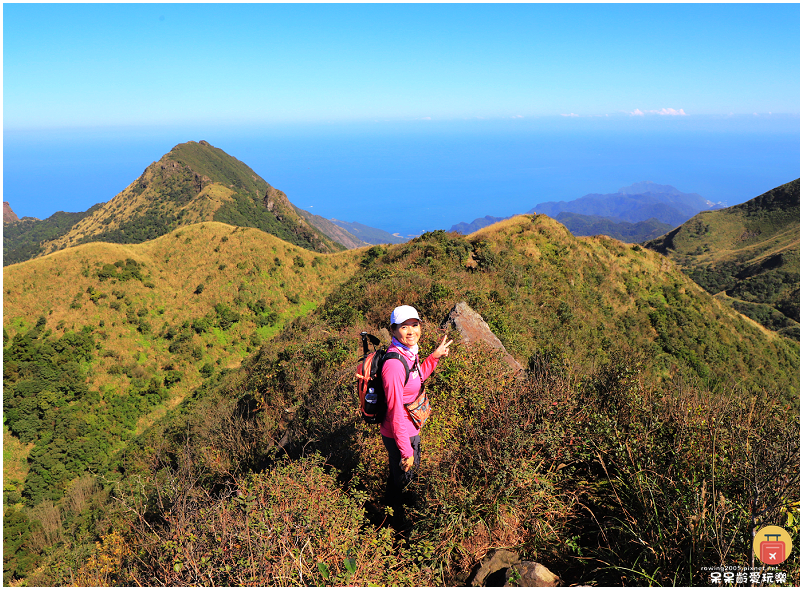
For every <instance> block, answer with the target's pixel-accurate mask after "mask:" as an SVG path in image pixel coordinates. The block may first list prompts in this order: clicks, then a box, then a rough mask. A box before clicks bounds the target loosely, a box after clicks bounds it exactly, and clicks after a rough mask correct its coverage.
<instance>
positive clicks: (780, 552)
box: [759, 535, 786, 565]
mask: <svg viewBox="0 0 800 590" xmlns="http://www.w3.org/2000/svg"><path fill="white" fill-rule="evenodd" d="M764 536H765V537H766V538H767V540H766V541H761V544H760V545H759V558H760V559H761V561H762V562H763V563H766V564H768V565H777V564H779V563H783V562H784V560H785V559H786V543H784V542H783V541H780V540H779V538H780V535H764ZM770 537H775V540H774V541H770Z"/></svg>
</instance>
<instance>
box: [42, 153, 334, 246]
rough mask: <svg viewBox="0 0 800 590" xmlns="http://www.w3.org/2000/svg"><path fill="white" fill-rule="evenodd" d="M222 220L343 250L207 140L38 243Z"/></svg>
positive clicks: (152, 232) (138, 235) (121, 238)
mask: <svg viewBox="0 0 800 590" xmlns="http://www.w3.org/2000/svg"><path fill="white" fill-rule="evenodd" d="M201 221H220V222H222V223H228V224H230V225H238V226H242V227H256V228H258V229H261V230H263V231H265V232H267V233H270V234H273V235H275V236H277V237H279V238H281V239H283V240H285V241H287V242H290V243H292V244H295V245H298V246H302V247H303V248H307V249H309V250H314V251H317V252H335V251H339V250H342V249H344V247H343V246H342V245H340V244H337V243H336V242H334V241H333V240H331V239H330V238H329V237H327V236H326V235H324V234H323V233H322V232H321V231H319V230H318V229H317V228H315V227H313V226H312V225H310V224H309V223H308V222H307V221H306V220H305V219H304V218H303V217H302V216H301V215H299V214H298V213H297V211H296V210H295V208H294V206H293V205H292V204H291V203H290V202H289V199H288V198H287V197H286V195H285V194H284V193H283V192H281V191H279V190H277V189H276V188H274V187H272V186H270V185H269V184H267V182H265V181H264V180H263V179H262V178H261V177H260V176H258V175H257V174H256V173H255V172H253V171H252V170H251V169H250V168H249V167H248V166H247V165H246V164H244V163H242V162H240V161H239V160H237V159H236V158H234V157H232V156H229V155H228V154H226V153H225V152H223V151H222V150H220V149H218V148H215V147H213V146H211V145H210V144H209V143H208V142H205V141H201V142H199V143H198V142H193V141H190V142H188V143H182V144H179V145H177V146H175V147H174V148H173V149H172V150H171V151H170V152H169V153H167V154H166V155H164V156H163V157H162V158H161V159H160V160H159V161H158V162H154V163H153V164H151V165H150V166H148V167H147V168H146V169H145V171H144V172H143V173H142V175H141V176H140V177H139V178H138V179H137V180H136V181H135V182H133V183H132V184H131V185H130V186H128V188H126V189H125V190H124V191H122V192H121V193H120V194H118V195H117V196H116V197H114V198H113V199H111V201H109V202H108V203H106V204H104V205H103V206H101V207H100V208H99V209H98V210H97V211H95V212H94V213H92V214H91V215H89V216H87V217H86V218H85V219H82V220H81V221H79V222H78V223H76V224H75V225H74V226H73V227H72V228H71V229H70V231H69V232H68V233H67V234H66V235H64V236H62V237H59V238H56V239H53V240H51V241H49V242H46V243H44V244H43V250H44V251H45V252H46V253H49V252H54V251H56V250H60V249H63V248H66V247H68V246H75V245H79V244H85V243H87V242H97V241H105V242H114V243H123V244H135V243H141V242H144V241H147V240H152V239H154V238H157V237H159V236H161V235H164V234H166V233H168V232H170V231H172V230H174V229H175V228H177V227H180V226H183V225H189V224H192V223H199V222H201Z"/></svg>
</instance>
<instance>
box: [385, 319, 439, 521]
mask: <svg viewBox="0 0 800 590" xmlns="http://www.w3.org/2000/svg"><path fill="white" fill-rule="evenodd" d="M390 322H391V334H392V343H391V345H390V346H389V350H388V351H392V352H397V353H399V354H401V355H402V356H403V358H404V359H405V361H406V365H407V366H408V369H409V373H408V381H407V382H406V367H404V366H403V362H402V361H401V360H398V359H395V358H390V359H387V360H386V361H385V362H384V364H383V369H382V377H383V389H384V391H385V392H386V405H387V410H386V418H385V419H384V420H383V422H382V423H381V436H382V438H383V444H384V445H385V446H386V451H387V452H388V453H389V470H390V475H389V482H388V485H387V500H388V501H389V504H390V505H391V506H392V507H393V508H394V509H395V511H397V510H400V511H401V512H402V503H401V494H402V491H403V489H404V488H405V487H406V486H407V485H408V484H409V482H410V481H411V480H412V478H413V476H414V470H415V468H418V467H419V461H420V451H419V445H420V428H421V427H422V424H423V423H424V421H425V419H426V418H427V415H428V414H429V413H430V405H429V404H428V402H427V396H426V395H423V396H420V393H421V389H422V382H423V381H425V379H427V378H428V377H429V376H430V374H431V373H433V370H434V369H435V368H436V365H437V363H438V362H439V359H440V358H441V357H443V356H448V355H449V354H450V348H449V347H450V345H451V344H452V343H453V341H452V340H450V341H449V342H448V341H447V336H445V337H444V338H443V339H442V342H441V343H440V344H439V346H438V348H436V350H434V351H433V352H432V353H431V354H430V356H428V358H426V359H425V361H424V362H423V363H422V364H420V362H419V356H418V354H419V345H418V343H419V340H420V337H421V336H422V324H421V323H420V320H419V314H418V313H417V310H416V309H414V308H413V307H411V306H410V305H401V306H400V307H396V308H395V309H394V311H393V312H392V315H391V319H390ZM388 351H387V352H388ZM418 397H424V400H418V399H417V398H418ZM415 402H416V403H415ZM417 405H421V406H422V407H421V408H420V409H419V410H418V409H416V406H417ZM396 517H397V518H398V519H399V520H400V521H401V522H402V519H403V515H402V514H397V512H396Z"/></svg>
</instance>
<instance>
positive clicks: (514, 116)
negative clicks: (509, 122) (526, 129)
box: [511, 115, 525, 119]
mask: <svg viewBox="0 0 800 590" xmlns="http://www.w3.org/2000/svg"><path fill="white" fill-rule="evenodd" d="M511 118H512V119H524V118H525V117H523V116H522V115H511Z"/></svg>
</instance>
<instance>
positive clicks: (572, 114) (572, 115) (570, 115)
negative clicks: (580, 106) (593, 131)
mask: <svg viewBox="0 0 800 590" xmlns="http://www.w3.org/2000/svg"><path fill="white" fill-rule="evenodd" d="M561 116H562V117H579V116H580V115H576V114H575V113H570V114H569V115H565V114H564V113H561Z"/></svg>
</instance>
